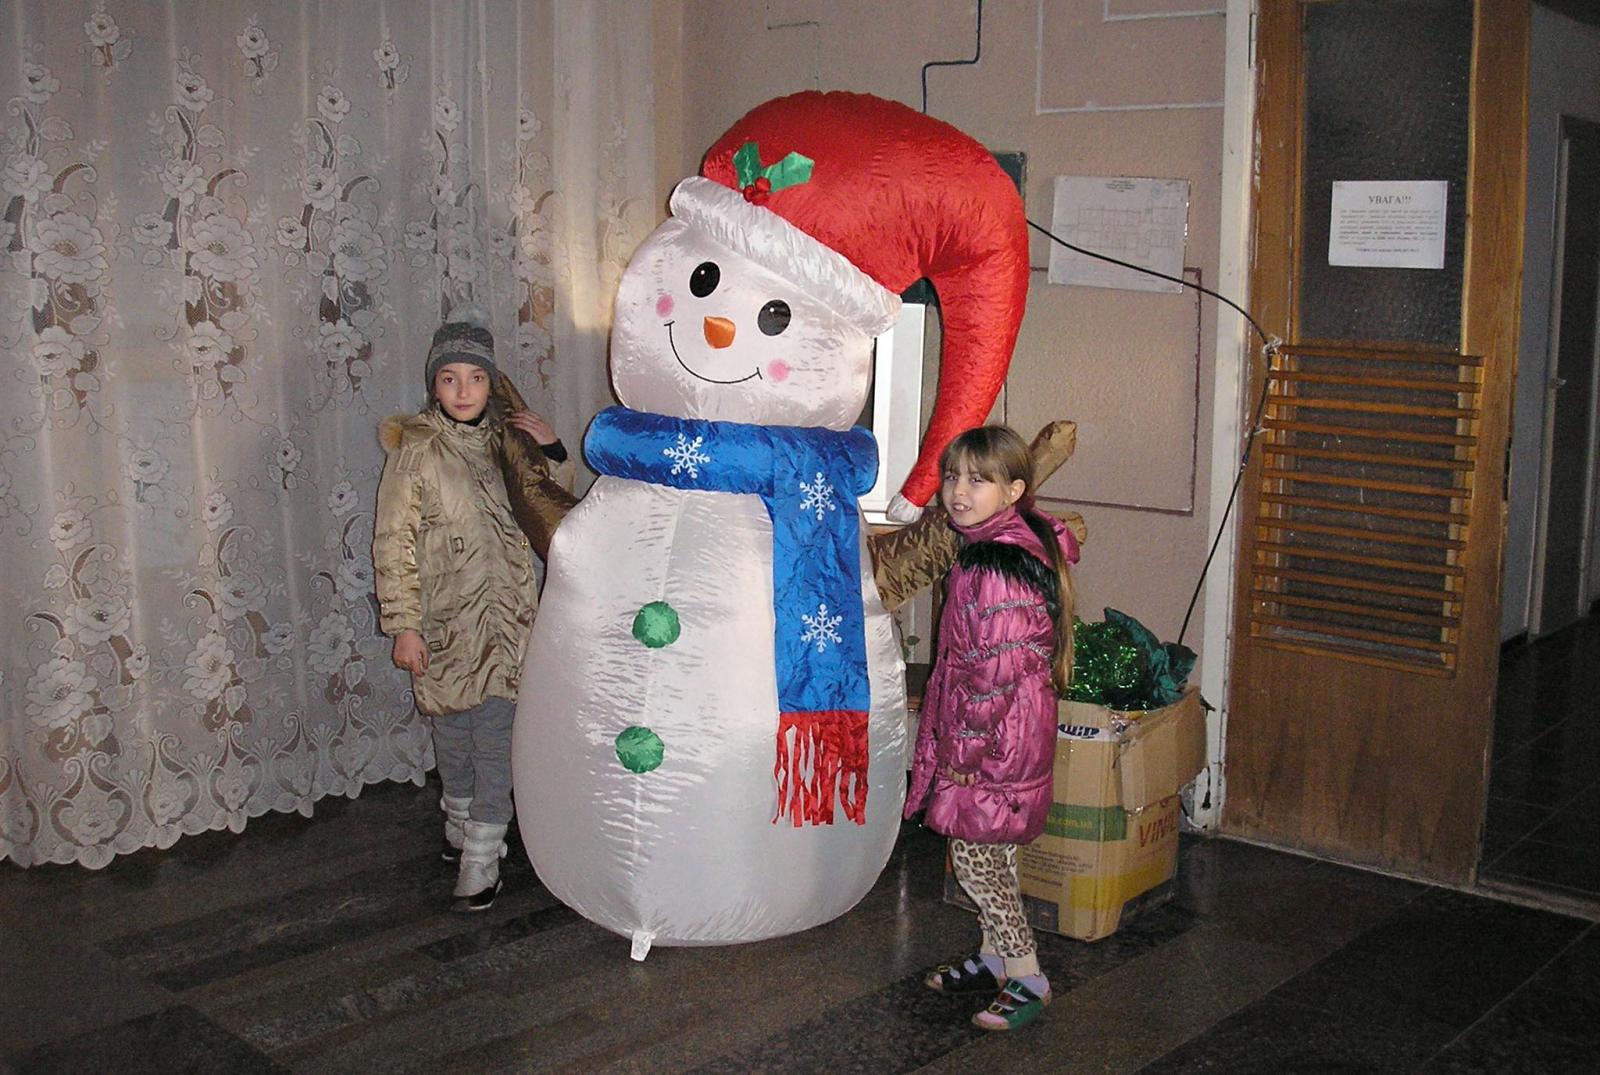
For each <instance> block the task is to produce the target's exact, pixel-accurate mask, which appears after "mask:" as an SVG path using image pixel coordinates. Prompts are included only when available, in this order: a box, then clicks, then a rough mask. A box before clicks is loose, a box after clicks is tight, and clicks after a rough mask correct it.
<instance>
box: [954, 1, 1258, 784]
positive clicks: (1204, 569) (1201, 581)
mask: <svg viewBox="0 0 1600 1075" xmlns="http://www.w3.org/2000/svg"><path fill="white" fill-rule="evenodd" d="M1222 13H1224V12H1188V13H1185V14H1222ZM1109 17H1110V14H1109V10H1108V11H1107V18H1108V19H1109ZM974 37H975V41H974V46H973V50H972V58H971V59H969V60H933V61H930V62H929V63H925V64H923V65H922V112H923V114H924V115H926V114H927V111H928V68H930V67H962V66H967V65H970V64H975V63H977V62H978V61H979V59H981V58H982V56H983V0H978V11H977V28H976V30H975V32H974ZM1028 227H1030V228H1032V229H1033V230H1035V231H1037V232H1039V233H1040V234H1041V235H1043V236H1045V237H1046V238H1048V239H1049V240H1050V241H1051V242H1053V243H1058V244H1060V245H1061V246H1063V247H1065V248H1066V249H1068V250H1071V251H1073V252H1074V253H1078V254H1082V255H1084V256H1085V257H1090V258H1097V259H1099V260H1100V261H1106V262H1110V263H1111V264H1112V265H1120V266H1122V267H1123V268H1125V269H1132V270H1134V271H1135V272H1142V273H1144V274H1146V275H1148V276H1154V277H1156V278H1158V279H1161V280H1168V281H1170V282H1172V283H1175V284H1178V285H1179V286H1181V287H1187V288H1191V289H1193V290H1195V291H1198V292H1200V293H1201V294H1202V295H1210V296H1211V297H1212V298H1214V299H1216V300H1217V301H1218V302H1221V303H1224V304H1226V305H1227V306H1230V307H1232V308H1233V309H1234V310H1237V311H1238V313H1239V316H1241V317H1243V318H1244V319H1245V320H1246V321H1247V322H1249V324H1250V327H1251V328H1253V329H1255V332H1256V335H1257V336H1258V337H1260V338H1261V357H1262V359H1263V361H1264V362H1265V364H1266V370H1265V373H1264V375H1263V376H1262V378H1261V394H1260V396H1258V397H1257V399H1256V405H1255V408H1254V409H1253V410H1252V412H1251V415H1250V424H1249V426H1248V428H1247V429H1246V432H1245V438H1244V451H1243V452H1242V453H1241V454H1240V456H1239V468H1238V470H1237V471H1236V472H1235V474H1234V476H1233V485H1232V487H1231V488H1229V490H1228V502H1227V504H1226V505H1225V506H1224V507H1223V509H1222V519H1221V521H1220V522H1219V523H1218V524H1217V533H1216V536H1215V537H1214V538H1212V540H1211V547H1210V549H1209V550H1208V551H1207V552H1206V559H1205V563H1204V564H1202V565H1201V566H1200V576H1199V578H1197V579H1195V583H1194V593H1192V594H1191V595H1190V597H1189V607H1188V608H1187V609H1185V610H1184V613H1183V625H1182V626H1181V627H1179V629H1178V644H1179V645H1182V644H1183V639H1184V636H1185V635H1187V634H1188V632H1189V620H1190V619H1191V618H1192V617H1193V616H1194V606H1195V605H1196V604H1197V603H1198V602H1199V600H1200V591H1201V590H1202V589H1203V588H1204V587H1205V582H1206V574H1207V573H1208V572H1209V571H1210V570H1211V562H1212V561H1213V560H1215V559H1216V556H1217V549H1218V548H1219V547H1220V546H1221V545H1222V535H1223V534H1225V533H1227V530H1228V519H1229V517H1230V516H1231V515H1232V514H1233V505H1234V503H1235V502H1236V501H1237V500H1238V497H1239V486H1240V485H1241V484H1242V483H1243V482H1244V472H1245V469H1246V467H1248V466H1249V464H1250V449H1251V448H1252V447H1254V445H1255V440H1256V436H1257V434H1259V433H1260V432H1261V417H1262V415H1263V414H1264V413H1265V412H1266V408H1267V396H1268V394H1269V390H1270V389H1271V387H1272V381H1273V376H1274V374H1275V373H1276V372H1277V371H1276V370H1275V369H1273V364H1272V360H1273V357H1274V356H1275V355H1276V354H1277V353H1278V350H1279V348H1280V347H1282V346H1283V341H1282V340H1280V339H1278V338H1277V337H1275V336H1274V337H1269V336H1268V335H1267V334H1266V332H1264V331H1263V330H1262V328H1261V326H1260V325H1259V324H1257V323H1256V319H1255V318H1253V317H1251V316H1250V314H1249V313H1248V312H1247V311H1246V310H1245V308H1244V307H1242V306H1240V305H1239V304H1238V303H1236V302H1234V301H1233V300H1232V299H1230V298H1228V297H1227V296H1226V295H1222V294H1219V293H1218V292H1215V291H1213V290H1211V289H1210V288H1208V287H1204V286H1202V285H1200V284H1197V283H1193V282H1191V281H1189V280H1185V279H1183V278H1181V277H1177V276H1169V275H1167V274H1166V273H1164V272H1158V271H1156V270H1155V269H1150V268H1146V267H1145V266H1143V265H1134V264H1132V263H1130V262H1126V261H1122V260H1121V259H1119V258H1114V257H1111V256H1110V255H1109V254H1101V253H1097V252H1096V251H1093V250H1086V249H1084V248H1083V247H1081V246H1075V245H1073V244H1072V243H1069V242H1067V241H1066V240H1065V239H1063V238H1061V237H1060V236H1059V235H1057V234H1055V233H1054V232H1052V231H1050V229H1048V228H1046V227H1043V226H1042V225H1040V224H1037V223H1035V222H1034V221H1032V220H1029V221H1028ZM1207 794H1208V797H1209V792H1208V793H1207Z"/></svg>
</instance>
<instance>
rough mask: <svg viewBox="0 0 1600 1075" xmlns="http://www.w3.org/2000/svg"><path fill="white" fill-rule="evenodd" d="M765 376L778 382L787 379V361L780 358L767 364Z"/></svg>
mask: <svg viewBox="0 0 1600 1075" xmlns="http://www.w3.org/2000/svg"><path fill="white" fill-rule="evenodd" d="M767 378H768V380H773V381H778V382H779V383H782V382H783V381H787V380H788V379H789V363H787V362H785V361H784V360H783V359H781V358H780V359H778V360H777V361H776V362H774V363H772V364H771V365H769V366H768V367H767Z"/></svg>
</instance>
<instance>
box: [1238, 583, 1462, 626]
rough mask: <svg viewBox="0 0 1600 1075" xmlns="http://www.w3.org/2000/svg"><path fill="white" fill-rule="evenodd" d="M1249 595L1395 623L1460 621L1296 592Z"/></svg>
mask: <svg viewBox="0 0 1600 1075" xmlns="http://www.w3.org/2000/svg"><path fill="white" fill-rule="evenodd" d="M1250 596H1251V597H1252V598H1253V599H1255V600H1257V601H1260V602H1261V603H1263V604H1268V605H1298V606H1300V607H1302V608H1320V609H1325V610H1326V611H1328V612H1348V613H1351V614H1352V615H1358V616H1376V617H1377V618H1378V619H1380V620H1394V621H1395V622H1397V623H1416V624H1422V625H1425V626H1435V627H1454V626H1456V625H1457V624H1459V623H1460V622H1461V620H1460V619H1459V618H1458V617H1455V616H1425V615H1423V614H1422V613H1419V612H1398V611H1396V610H1395V609H1392V608H1382V607H1380V606H1378V605H1357V604H1354V603H1352V602H1349V601H1327V600H1324V599H1323V598H1320V597H1300V596H1298V595H1296V594H1287V593H1278V592H1277V591H1275V590H1255V591H1252V592H1251V594H1250Z"/></svg>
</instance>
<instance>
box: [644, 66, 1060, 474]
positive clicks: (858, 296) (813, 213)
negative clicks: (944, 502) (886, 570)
mask: <svg viewBox="0 0 1600 1075" xmlns="http://www.w3.org/2000/svg"><path fill="white" fill-rule="evenodd" d="M700 174H701V175H702V176H704V177H705V178H706V179H708V180H711V181H713V182H714V183H716V184H719V185H720V186H721V187H723V188H727V189H726V190H713V189H711V188H710V186H709V185H708V184H705V183H704V182H703V181H695V180H686V181H685V182H684V183H683V184H682V185H680V187H679V189H678V191H677V192H675V194H674V196H673V204H672V208H673V212H674V214H676V215H678V216H691V217H694V218H697V220H698V221H699V222H700V223H701V224H702V225H706V224H712V225H713V226H714V227H715V231H716V233H717V234H719V235H720V236H721V238H722V241H724V242H725V243H727V244H728V245H730V246H732V248H733V249H735V250H737V251H739V252H740V253H742V254H744V255H745V256H747V257H750V258H752V259H753V260H755V261H756V262H757V263H758V264H762V265H764V266H766V267H767V268H769V269H772V270H773V271H774V272H777V273H778V274H780V275H782V276H784V277H786V278H788V279H795V278H796V276H797V275H798V276H799V281H800V282H801V283H804V284H809V285H811V286H812V289H813V293H814V294H815V295H816V296H817V297H818V298H819V299H820V300H821V301H824V302H827V303H829V304H830V305H832V306H833V307H834V309H835V310H836V311H837V312H839V313H840V314H841V315H842V316H844V317H847V318H848V319H850V320H851V321H852V322H853V323H855V324H856V325H858V326H859V327H861V328H862V329H863V331H865V332H867V333H868V334H869V335H877V334H878V333H880V332H883V331H884V330H885V329H887V328H888V327H889V326H890V325H891V324H893V321H894V317H895V315H896V313H897V312H898V309H899V302H898V300H897V299H896V296H897V295H898V294H899V293H900V292H901V291H904V290H905V289H906V288H907V287H909V286H911V285H912V284H913V283H915V282H916V281H917V280H919V279H921V278H923V277H927V278H928V280H929V281H931V282H932V284H933V286H934V289H935V290H936V291H937V292H938V294H939V306H940V311H941V315H942V321H943V329H944V353H943V356H942V359H941V363H940V372H939V390H938V396H937V398H936V399H935V401H934V406H933V416H932V419H931V420H930V422H929V425H928V433H927V436H926V437H925V438H924V439H923V442H922V450H921V453H920V455H919V456H918V458H917V462H916V465H915V466H913V467H912V469H911V473H910V474H908V475H907V476H906V480H905V483H904V484H903V485H902V486H901V491H900V492H901V496H903V497H904V499H905V500H906V501H909V502H910V503H911V504H914V505H917V506H921V505H924V504H926V503H927V502H928V500H929V498H930V497H932V496H933V494H934V493H935V492H936V491H937V489H938V488H939V473H938V468H939V454H940V453H941V452H942V451H943V450H944V447H945V445H946V444H947V443H949V441H950V439H951V438H952V437H954V436H955V435H956V434H957V433H960V432H961V431H963V430H965V429H969V428H971V427H972V426H976V425H981V424H983V422H984V420H985V419H986V418H987V417H988V415H989V410H990V408H992V407H993V406H994V401H995V398H996V396H998V395H999V393H1000V387H1001V385H1002V384H1003V383H1004V382H1005V377H1006V369H1007V368H1008V367H1009V366H1010V364H1011V350H1012V348H1013V347H1014V346H1015V344H1016V341H1017V330H1018V328H1019V327H1020V326H1021V323H1022V312H1023V308H1024V307H1025V305H1026V304H1027V298H1028V226H1027V221H1026V219H1025V218H1024V215H1023V208H1022V199H1021V197H1020V196H1019V195H1018V194H1017V188H1016V186H1015V184H1013V183H1012V181H1011V178H1010V177H1009V176H1007V175H1006V174H1005V172H1004V171H1003V170H1002V169H1001V168H1000V165H999V163H998V162H996V161H995V159H994V156H993V155H992V154H990V153H989V151H988V150H986V149H985V148H984V147H983V146H982V145H981V144H980V143H978V142H977V141H975V140H974V139H973V138H971V137H969V136H968V135H965V134H963V133H962V132H960V131H958V130H956V128H954V127H952V126H950V125H949V124H948V123H943V122H941V121H939V120H936V119H932V118H930V117H928V116H925V115H923V114H922V113H920V112H916V111H914V110H912V109H910V108H907V107H906V106H905V105H902V104H899V103H898V102H895V101H886V100H883V99H882V98H879V97H871V96H867V95H865V94H856V93H818V92H814V91H810V92H806V93H797V94H793V95H792V96H789V97H780V98H778V99H776V100H773V101H768V102H767V103H766V104H763V105H760V106H758V107H757V108H755V109H754V110H752V111H751V112H750V113H749V114H747V115H746V116H745V117H744V118H743V119H741V120H739V121H738V122H737V123H735V124H734V125H733V126H732V127H731V128H730V129H729V130H728V132H727V133H726V134H724V135H723V136H722V137H721V138H720V139H718V140H717V143H716V144H715V145H714V146H712V147H711V149H710V151H709V152H707V153H706V156H705V161H704V163H703V164H702V165H701V168H700ZM739 203H743V204H739Z"/></svg>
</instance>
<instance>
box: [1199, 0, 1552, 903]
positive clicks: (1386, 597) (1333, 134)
mask: <svg viewBox="0 0 1600 1075" xmlns="http://www.w3.org/2000/svg"><path fill="white" fill-rule="evenodd" d="M1528 35H1529V11H1528V7H1527V4H1526V3H1517V2H1507V0H1481V2H1479V3H1477V4H1474V3H1472V2H1471V0H1407V2H1406V3H1404V4H1396V3H1393V2H1391V0H1309V2H1301V0H1263V2H1262V3H1261V6H1260V12H1259V19H1258V46H1257V47H1258V53H1257V55H1258V63H1259V67H1258V80H1259V81H1258V92H1259V102H1258V109H1257V122H1258V132H1257V133H1258V145H1259V147H1260V148H1259V154H1260V155H1259V160H1258V170H1257V181H1258V192H1257V199H1256V215H1255V221H1254V224H1255V232H1254V239H1255V251H1254V264H1253V266H1252V288H1251V294H1252V296H1253V301H1254V304H1255V306H1256V309H1257V312H1258V314H1259V316H1260V319H1261V321H1262V323H1263V325H1264V326H1265V327H1266V328H1267V331H1268V332H1270V333H1272V334H1274V335H1276V336H1278V337H1280V338H1281V339H1282V340H1283V341H1284V343H1283V346H1282V348H1281V350H1280V351H1278V352H1277V354H1276V355H1275V356H1274V357H1273V358H1272V368H1273V372H1272V375H1271V377H1270V380H1269V382H1268V384H1267V395H1266V397H1265V398H1266V401H1267V402H1266V407H1265V411H1264V418H1263V421H1262V426H1263V427H1264V432H1263V433H1262V435H1261V436H1260V437H1258V438H1257V443H1256V446H1255V450H1254V452H1253V453H1252V457H1251V462H1250V464H1249V468H1248V470H1247V472H1246V475H1245V478H1244V485H1243V486H1242V489H1241V494H1240V503H1239V510H1240V512H1241V519H1240V522H1241V527H1240V531H1241V545H1240V558H1239V561H1238V563H1239V570H1238V576H1237V580H1236V581H1237V587H1238V589H1237V596H1238V600H1237V601H1236V608H1237V616H1236V622H1235V633H1234V640H1235V644H1234V648H1233V663H1232V667H1231V668H1230V677H1229V678H1230V689H1229V694H1230V698H1229V716H1228V726H1227V744H1226V801H1225V804H1224V811H1223V822H1222V824H1223V830H1224V831H1225V832H1228V833H1231V834H1236V835H1240V836H1244V837H1248V838H1252V839H1258V840H1261V841H1264V842H1268V843H1272V844H1276V845H1280V846H1286V847H1292V848H1297V849H1303V850H1306V851H1309V852H1312V853H1315V854H1318V855H1322V856H1326V857H1329V858H1333V859H1338V860H1342V861H1348V862H1354V863H1362V864H1367V865H1372V866H1377V867H1382V868H1388V869H1393V870H1396V871H1399V872H1402V873H1407V874H1412V875H1417V876H1425V877H1434V878H1439V879H1443V880H1450V881H1465V880H1468V879H1469V878H1470V877H1471V876H1472V873H1473V871H1474V868H1475V866H1476V858H1477V849H1478V845H1479V840H1478V835H1479V830H1480V828H1481V826H1482V820H1483V805H1484V793H1485V782H1486V772H1487V755H1488V747H1489V740H1490V731H1491V725H1492V718H1493V698H1494V687H1495V672H1496V658H1497V654H1498V622H1499V619H1498V609H1499V579H1500V548H1501V541H1502V535H1503V532H1504V522H1505V518H1504V484H1503V483H1504V466H1505V458H1506V446H1507V437H1508V432H1509V430H1508V425H1509V416H1510V402H1511V400H1510V392H1511V384H1512V372H1513V364H1514V359H1515V352H1514V348H1515V342H1516V339H1517V313H1518V311H1517V305H1518V292H1519V289H1520V275H1521V256H1522V253H1521V251H1522V235H1521V232H1522V221H1523V197H1524V193H1523V186H1524V172H1525V158H1526V132H1525V126H1526V118H1525V117H1526V102H1527V72H1528ZM1339 180H1350V181H1360V182H1411V181H1430V180H1432V181H1437V180H1445V181H1447V183H1448V188H1447V189H1448V197H1447V200H1446V221H1445V231H1444V244H1443V255H1442V258H1443V262H1444V267H1443V268H1442V269H1431V268H1393V267H1373V266H1348V265H1330V256H1329V229H1330V217H1331V211H1332V210H1331V201H1332V184H1333V182H1335V181H1339ZM1265 376H1266V369H1265V364H1264V363H1263V362H1262V361H1260V359H1258V360H1257V363H1256V369H1255V371H1254V378H1255V380H1254V384H1255V389H1254V390H1253V391H1252V394H1251V397H1250V398H1251V399H1252V400H1253V399H1255V398H1256V393H1257V392H1259V391H1260V390H1261V385H1262V383H1263V378H1264V377H1265Z"/></svg>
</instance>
